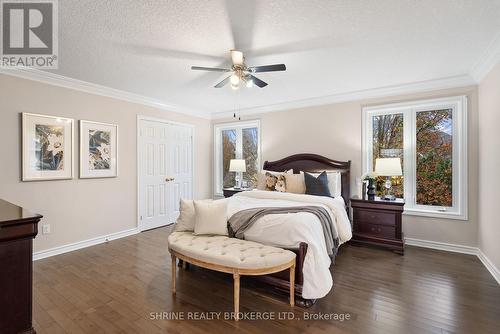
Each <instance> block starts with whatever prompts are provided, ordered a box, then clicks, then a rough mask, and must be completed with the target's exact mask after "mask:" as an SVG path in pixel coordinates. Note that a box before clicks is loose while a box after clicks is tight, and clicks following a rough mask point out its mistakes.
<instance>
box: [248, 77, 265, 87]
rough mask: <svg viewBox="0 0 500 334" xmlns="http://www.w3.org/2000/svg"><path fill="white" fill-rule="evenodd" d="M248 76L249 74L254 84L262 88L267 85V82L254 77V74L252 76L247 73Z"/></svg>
mask: <svg viewBox="0 0 500 334" xmlns="http://www.w3.org/2000/svg"><path fill="white" fill-rule="evenodd" d="M249 76H250V78H251V80H252V81H253V83H254V84H255V85H256V86H258V87H260V88H264V87H266V86H267V82H264V81H262V80H260V79H259V78H257V77H255V76H253V75H251V74H249Z"/></svg>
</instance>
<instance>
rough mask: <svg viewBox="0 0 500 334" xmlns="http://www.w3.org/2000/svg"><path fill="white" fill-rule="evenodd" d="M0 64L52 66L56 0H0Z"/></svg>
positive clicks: (55, 38)
mask: <svg viewBox="0 0 500 334" xmlns="http://www.w3.org/2000/svg"><path fill="white" fill-rule="evenodd" d="M0 4H1V18H2V24H1V29H2V31H1V40H2V44H1V54H0V56H1V61H0V67H2V68H13V67H35V68H43V69H56V68H57V65H58V62H57V53H58V44H57V37H58V25H57V23H58V22H57V0H35V1H33V0H31V1H30V0H25V1H21V0H0Z"/></svg>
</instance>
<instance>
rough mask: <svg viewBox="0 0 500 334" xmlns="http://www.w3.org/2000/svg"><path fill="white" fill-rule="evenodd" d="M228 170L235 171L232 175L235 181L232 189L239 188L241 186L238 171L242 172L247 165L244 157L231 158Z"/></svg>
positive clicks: (245, 169)
mask: <svg viewBox="0 0 500 334" xmlns="http://www.w3.org/2000/svg"><path fill="white" fill-rule="evenodd" d="M229 171H230V172H236V175H235V177H234V180H235V181H236V184H235V185H234V189H240V188H241V179H240V173H244V172H246V171H247V166H246V162H245V160H244V159H231V161H230V162H229Z"/></svg>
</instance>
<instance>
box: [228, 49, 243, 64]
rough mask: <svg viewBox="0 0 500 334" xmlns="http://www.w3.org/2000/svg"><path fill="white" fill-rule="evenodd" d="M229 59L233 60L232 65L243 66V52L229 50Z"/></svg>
mask: <svg viewBox="0 0 500 334" xmlns="http://www.w3.org/2000/svg"><path fill="white" fill-rule="evenodd" d="M231 59H232V60H233V65H243V52H241V51H236V50H231Z"/></svg>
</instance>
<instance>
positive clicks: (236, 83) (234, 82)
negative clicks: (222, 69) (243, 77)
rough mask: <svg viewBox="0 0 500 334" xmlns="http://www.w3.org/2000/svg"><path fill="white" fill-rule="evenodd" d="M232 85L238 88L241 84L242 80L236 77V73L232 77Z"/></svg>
mask: <svg viewBox="0 0 500 334" xmlns="http://www.w3.org/2000/svg"><path fill="white" fill-rule="evenodd" d="M230 80H231V85H235V86H238V84H239V83H240V78H239V77H238V76H237V75H236V73H234V74H233V75H231V79H230Z"/></svg>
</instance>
